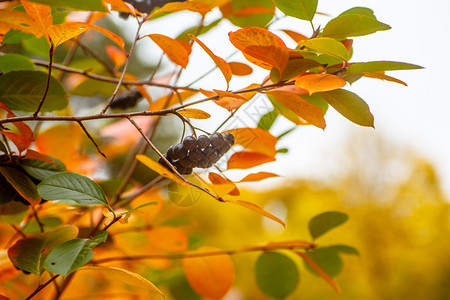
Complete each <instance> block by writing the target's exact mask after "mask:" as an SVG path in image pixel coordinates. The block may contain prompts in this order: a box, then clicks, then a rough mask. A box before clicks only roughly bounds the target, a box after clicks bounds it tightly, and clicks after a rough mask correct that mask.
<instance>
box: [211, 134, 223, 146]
mask: <svg viewBox="0 0 450 300" xmlns="http://www.w3.org/2000/svg"><path fill="white" fill-rule="evenodd" d="M224 144H225V140H224V139H223V136H222V134H221V133H219V132H214V133H213V134H212V135H211V145H213V146H214V147H215V148H216V149H220V148H221V147H222V146H223V145H224Z"/></svg>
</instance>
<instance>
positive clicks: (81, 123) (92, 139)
mask: <svg viewBox="0 0 450 300" xmlns="http://www.w3.org/2000/svg"><path fill="white" fill-rule="evenodd" d="M78 124H79V125H80V127H81V129H83V131H84V133H86V136H87V137H88V138H89V139H90V140H91V141H92V143H93V144H94V146H95V148H97V152H98V153H99V154H100V155H102V156H103V157H104V158H106V155H105V153H103V152H102V150H100V147H99V146H98V145H97V143H96V142H95V140H94V138H93V137H92V136H91V135H90V134H89V131H87V129H86V127H84V125H83V122H81V121H78Z"/></svg>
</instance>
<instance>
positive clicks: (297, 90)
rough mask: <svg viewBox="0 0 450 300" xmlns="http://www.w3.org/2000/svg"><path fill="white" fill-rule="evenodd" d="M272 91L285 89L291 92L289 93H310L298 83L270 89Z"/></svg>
mask: <svg viewBox="0 0 450 300" xmlns="http://www.w3.org/2000/svg"><path fill="white" fill-rule="evenodd" d="M270 91H271V92H273V91H284V92H289V93H293V94H308V93H309V92H308V90H305V89H302V88H301V87H298V86H296V85H285V86H282V87H279V88H276V89H273V90H270Z"/></svg>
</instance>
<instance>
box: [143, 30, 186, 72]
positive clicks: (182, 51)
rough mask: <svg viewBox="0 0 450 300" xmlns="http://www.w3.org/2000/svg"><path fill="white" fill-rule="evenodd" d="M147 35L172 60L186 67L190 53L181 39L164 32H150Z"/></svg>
mask: <svg viewBox="0 0 450 300" xmlns="http://www.w3.org/2000/svg"><path fill="white" fill-rule="evenodd" d="M146 36H148V37H149V38H151V39H152V40H153V41H154V42H155V43H156V44H157V45H158V46H159V48H161V50H162V51H163V52H164V53H165V54H167V56H168V57H169V58H170V60H171V61H173V62H174V63H176V64H177V65H179V66H181V67H183V68H186V66H187V64H188V62H189V53H188V52H187V50H186V48H185V47H184V46H183V45H182V44H181V43H180V42H179V41H177V40H175V39H173V38H170V37H168V36H165V35H162V34H148V35H146Z"/></svg>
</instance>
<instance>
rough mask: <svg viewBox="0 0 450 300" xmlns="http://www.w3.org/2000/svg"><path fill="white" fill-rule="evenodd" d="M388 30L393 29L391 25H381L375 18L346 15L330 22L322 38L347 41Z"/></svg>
mask: <svg viewBox="0 0 450 300" xmlns="http://www.w3.org/2000/svg"><path fill="white" fill-rule="evenodd" d="M388 29H391V27H390V26H389V25H387V24H384V23H381V22H379V21H377V20H376V19H374V18H373V17H370V16H366V15H358V14H355V15H347V14H346V15H341V16H338V17H336V18H334V19H332V20H330V21H329V22H328V24H327V25H326V26H325V28H324V29H323V32H322V36H326V37H332V38H334V39H345V38H347V37H353V36H363V35H368V34H372V33H374V32H377V31H380V30H388Z"/></svg>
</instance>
